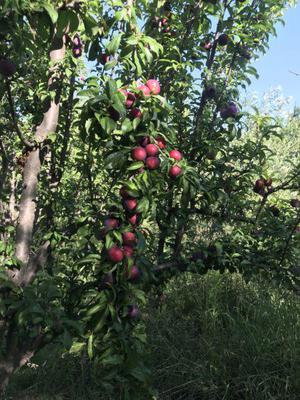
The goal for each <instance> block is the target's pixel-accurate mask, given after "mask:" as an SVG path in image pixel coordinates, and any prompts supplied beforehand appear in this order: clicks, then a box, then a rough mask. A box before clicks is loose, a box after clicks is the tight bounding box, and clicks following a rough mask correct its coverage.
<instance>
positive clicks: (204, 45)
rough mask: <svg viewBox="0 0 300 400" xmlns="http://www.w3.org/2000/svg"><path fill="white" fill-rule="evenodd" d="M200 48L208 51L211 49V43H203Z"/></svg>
mask: <svg viewBox="0 0 300 400" xmlns="http://www.w3.org/2000/svg"><path fill="white" fill-rule="evenodd" d="M202 47H203V48H204V50H207V51H209V50H210V49H211V48H212V43H211V42H209V41H208V42H204V43H202Z"/></svg>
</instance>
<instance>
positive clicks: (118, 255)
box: [108, 246, 124, 263]
mask: <svg viewBox="0 0 300 400" xmlns="http://www.w3.org/2000/svg"><path fill="white" fill-rule="evenodd" d="M108 258H109V260H110V261H112V262H114V263H119V262H121V261H122V260H123V258H124V254H123V250H122V249H120V247H118V246H113V247H111V248H110V249H109V250H108Z"/></svg>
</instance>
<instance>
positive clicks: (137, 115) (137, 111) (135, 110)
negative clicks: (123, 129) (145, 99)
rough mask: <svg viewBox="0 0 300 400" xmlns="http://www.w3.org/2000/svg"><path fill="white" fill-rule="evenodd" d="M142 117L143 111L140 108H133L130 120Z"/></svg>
mask: <svg viewBox="0 0 300 400" xmlns="http://www.w3.org/2000/svg"><path fill="white" fill-rule="evenodd" d="M141 117H142V111H141V110H140V109H139V108H133V109H132V110H131V111H130V118H131V119H135V118H141Z"/></svg>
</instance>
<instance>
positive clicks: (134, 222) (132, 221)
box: [128, 214, 139, 225]
mask: <svg viewBox="0 0 300 400" xmlns="http://www.w3.org/2000/svg"><path fill="white" fill-rule="evenodd" d="M128 221H129V223H130V224H131V225H137V224H138V222H139V214H133V215H130V216H129V217H128Z"/></svg>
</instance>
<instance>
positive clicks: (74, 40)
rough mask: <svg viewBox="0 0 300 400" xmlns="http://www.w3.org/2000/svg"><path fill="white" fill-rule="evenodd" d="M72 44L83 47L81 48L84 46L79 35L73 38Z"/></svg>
mask: <svg viewBox="0 0 300 400" xmlns="http://www.w3.org/2000/svg"><path fill="white" fill-rule="evenodd" d="M72 42H73V45H74V46H75V47H81V46H82V42H81V39H80V37H79V35H75V36H74V37H73V40H72Z"/></svg>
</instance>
